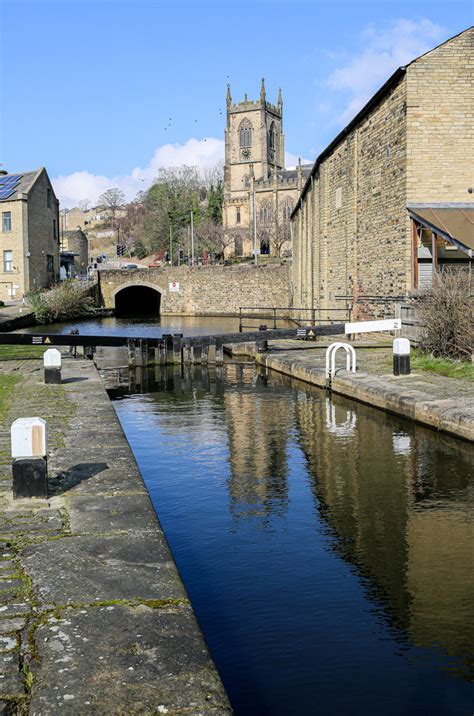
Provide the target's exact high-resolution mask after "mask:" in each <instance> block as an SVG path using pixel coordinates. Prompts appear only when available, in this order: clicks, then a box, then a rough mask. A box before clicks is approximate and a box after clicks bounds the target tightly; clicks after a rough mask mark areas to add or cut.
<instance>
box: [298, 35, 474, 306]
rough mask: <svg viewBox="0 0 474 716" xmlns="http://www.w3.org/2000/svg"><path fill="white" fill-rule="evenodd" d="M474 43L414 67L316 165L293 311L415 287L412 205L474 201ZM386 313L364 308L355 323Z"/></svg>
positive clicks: (434, 54)
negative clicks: (409, 208)
mask: <svg viewBox="0 0 474 716" xmlns="http://www.w3.org/2000/svg"><path fill="white" fill-rule="evenodd" d="M473 44H474V30H473V29H470V30H466V31H465V32H464V33H462V34H461V35H459V36H457V37H454V38H452V39H451V40H449V41H448V42H446V43H445V44H443V45H441V46H440V47H438V48H435V49H434V50H432V51H431V52H428V53H427V54H426V55H424V56H423V57H420V58H419V59H417V60H415V61H414V62H412V63H411V64H410V65H408V66H407V68H406V70H405V71H404V72H400V73H399V75H398V77H397V76H395V77H394V79H393V80H392V82H391V86H388V87H387V88H386V89H385V91H384V93H383V94H382V95H381V96H380V97H379V99H378V101H374V102H373V104H372V106H369V107H368V108H367V110H366V111H365V113H363V114H362V115H361V117H360V118H359V121H357V122H356V123H354V124H352V125H349V126H348V127H347V128H346V130H344V133H341V136H340V138H339V141H338V142H337V143H335V145H334V146H332V147H331V148H330V150H327V151H325V152H324V153H323V155H321V157H320V158H319V159H318V160H317V167H316V168H315V169H314V171H313V173H314V176H313V177H312V178H311V180H310V183H309V184H308V185H307V186H306V190H305V191H304V195H303V196H302V198H301V202H300V205H299V210H298V211H297V212H296V215H295V216H294V219H293V271H292V296H293V304H294V306H296V307H305V308H306V307H311V308H313V307H314V308H320V309H321V310H322V311H324V310H325V309H329V308H331V309H334V308H336V307H338V306H341V305H342V304H341V303H340V302H338V301H337V300H336V297H337V296H341V295H347V296H349V297H351V300H354V301H355V302H357V298H358V297H359V296H364V295H365V296H374V295H376V296H384V297H388V298H389V297H390V296H394V297H395V296H400V295H405V294H406V293H407V292H409V291H410V290H411V289H412V286H413V277H412V261H413V257H412V236H411V227H410V220H409V215H408V211H407V208H406V207H407V204H408V203H410V202H426V203H429V202H469V201H470V200H471V201H472V194H469V192H468V189H469V187H472V146H474V116H473V106H474V98H473V65H472V49H473ZM385 311H386V312H388V313H390V314H393V305H392V304H387V305H386V306H385V307H384V306H382V304H375V303H372V304H370V302H367V301H366V302H363V301H359V306H358V312H357V311H356V313H355V314H354V317H359V318H363V317H370V316H373V317H376V316H377V315H380V313H383V312H385ZM321 315H322V316H324V314H321Z"/></svg>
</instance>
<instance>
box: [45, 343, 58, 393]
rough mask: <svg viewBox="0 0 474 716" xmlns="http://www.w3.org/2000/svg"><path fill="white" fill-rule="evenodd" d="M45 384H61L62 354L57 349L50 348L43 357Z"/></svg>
mask: <svg viewBox="0 0 474 716" xmlns="http://www.w3.org/2000/svg"><path fill="white" fill-rule="evenodd" d="M43 365H44V382H45V383H55V384H60V383H61V353H60V352H59V351H58V349H57V348H48V350H47V351H45V352H44V355H43Z"/></svg>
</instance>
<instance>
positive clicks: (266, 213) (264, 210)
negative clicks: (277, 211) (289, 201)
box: [260, 199, 273, 226]
mask: <svg viewBox="0 0 474 716" xmlns="http://www.w3.org/2000/svg"><path fill="white" fill-rule="evenodd" d="M272 220H273V207H272V203H271V201H270V200H269V199H265V200H264V201H262V203H261V205H260V223H261V224H262V225H263V226H268V225H269V224H271V223H272Z"/></svg>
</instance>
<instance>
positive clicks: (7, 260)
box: [3, 251, 13, 273]
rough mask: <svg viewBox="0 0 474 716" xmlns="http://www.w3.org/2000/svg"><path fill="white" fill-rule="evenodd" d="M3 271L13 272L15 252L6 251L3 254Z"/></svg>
mask: <svg viewBox="0 0 474 716" xmlns="http://www.w3.org/2000/svg"><path fill="white" fill-rule="evenodd" d="M3 270H4V271H5V273H7V272H9V271H13V252H12V251H4V252H3Z"/></svg>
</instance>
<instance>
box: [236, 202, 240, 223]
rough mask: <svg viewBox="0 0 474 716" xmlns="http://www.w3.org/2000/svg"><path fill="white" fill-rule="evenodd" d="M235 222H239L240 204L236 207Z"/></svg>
mask: <svg viewBox="0 0 474 716" xmlns="http://www.w3.org/2000/svg"><path fill="white" fill-rule="evenodd" d="M235 222H236V223H237V224H240V206H238V207H237V209H236V215H235Z"/></svg>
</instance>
